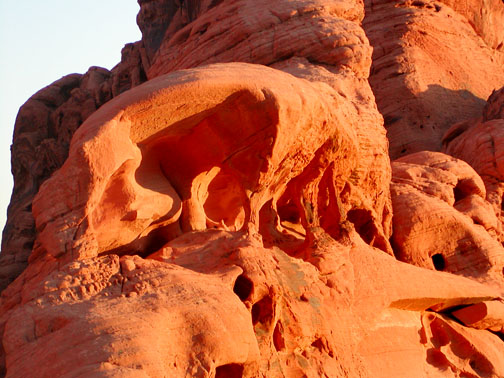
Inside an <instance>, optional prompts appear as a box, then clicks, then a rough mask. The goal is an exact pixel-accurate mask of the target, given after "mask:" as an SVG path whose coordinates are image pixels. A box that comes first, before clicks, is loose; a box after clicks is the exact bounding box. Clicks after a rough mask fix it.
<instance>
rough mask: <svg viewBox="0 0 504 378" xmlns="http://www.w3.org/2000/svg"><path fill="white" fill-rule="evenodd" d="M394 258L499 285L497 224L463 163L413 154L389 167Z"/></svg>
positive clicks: (502, 259)
mask: <svg viewBox="0 0 504 378" xmlns="http://www.w3.org/2000/svg"><path fill="white" fill-rule="evenodd" d="M391 193H392V201H393V208H394V217H393V221H394V226H393V229H394V233H393V236H392V242H393V245H394V253H395V255H396V257H397V258H398V259H399V260H401V261H405V262H408V263H410V264H414V265H418V266H422V267H425V268H429V269H436V270H442V271H447V272H451V273H455V274H462V275H465V276H469V277H473V278H479V279H482V280H488V281H496V282H494V284H495V285H497V286H498V287H500V286H501V285H502V284H503V283H504V282H503V274H502V272H503V268H504V254H503V253H502V252H503V249H502V244H501V242H500V241H501V240H502V230H501V222H500V220H499V219H498V218H497V216H496V215H495V213H494V210H493V207H492V206H491V205H490V204H489V203H488V202H486V201H485V197H486V191H485V186H484V184H483V181H482V179H481V178H480V176H479V175H478V174H477V173H476V172H475V171H474V170H473V169H472V168H471V167H470V166H469V165H468V164H467V163H465V162H463V161H461V160H458V159H455V158H453V157H451V156H447V155H444V154H442V153H439V152H427V151H424V152H418V153H415V154H411V155H407V156H405V157H403V158H400V159H398V160H395V161H394V162H393V163H392V185H391Z"/></svg>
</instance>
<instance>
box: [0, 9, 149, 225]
mask: <svg viewBox="0 0 504 378" xmlns="http://www.w3.org/2000/svg"><path fill="white" fill-rule="evenodd" d="M138 10H139V6H138V4H137V2H136V0H44V1H41V0H18V1H12V0H0V230H3V228H4V224H5V219H6V212H7V206H8V204H9V201H10V195H11V192H12V175H11V173H10V145H11V143H12V132H13V129H14V122H15V119H16V115H17V112H18V109H19V107H20V106H21V105H22V104H23V103H24V102H26V100H28V98H29V97H30V96H31V95H33V94H34V93H35V92H37V91H38V90H39V89H41V88H43V87H45V86H47V85H49V84H51V83H52V82H54V81H55V80H57V79H59V78H60V77H62V76H65V75H67V74H70V73H74V72H77V73H84V72H86V71H87V69H88V67H90V66H101V67H105V68H108V69H111V68H112V67H113V66H115V65H116V64H117V63H119V61H120V59H121V49H122V47H123V46H124V44H126V43H128V42H135V41H138V40H139V39H140V38H141V34H140V31H139V29H138V27H137V25H136V14H137V13H138Z"/></svg>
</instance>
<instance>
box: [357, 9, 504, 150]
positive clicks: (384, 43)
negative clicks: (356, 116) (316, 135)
mask: <svg viewBox="0 0 504 378" xmlns="http://www.w3.org/2000/svg"><path fill="white" fill-rule="evenodd" d="M365 3H366V18H365V19H364V22H363V27H364V30H365V31H366V34H367V36H368V38H369V40H370V43H371V45H372V46H373V47H374V51H373V65H372V68H371V76H370V83H371V86H372V87H373V92H374V94H375V96H376V102H377V104H378V108H379V110H380V112H381V113H382V115H383V117H384V119H385V127H386V129H387V135H388V138H389V141H390V156H391V158H392V159H396V158H398V157H400V156H403V155H407V154H410V153H414V152H418V151H422V150H430V151H440V149H441V138H442V136H443V135H444V133H445V132H446V131H447V130H448V128H449V127H450V126H451V125H453V124H454V123H456V122H459V121H464V120H467V119H470V118H475V117H479V116H480V114H481V110H482V108H483V106H484V104H485V102H484V101H485V100H486V99H487V98H488V96H489V95H490V94H491V93H492V91H493V90H494V89H498V88H500V87H502V86H503V85H504V68H503V67H504V50H503V44H502V41H503V31H502V28H501V27H497V26H496V25H502V24H503V23H504V4H502V2H499V1H497V0H495V1H479V0H475V1H464V2H460V1H442V2H438V1H431V0H425V1H423V0H422V1H412V0H407V1H390V0H367V1H365ZM451 7H453V8H451ZM485 41H486V42H485ZM497 47H498V48H497ZM483 77H484V78H485V79H484V80H482V79H481V78H483Z"/></svg>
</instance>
